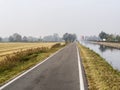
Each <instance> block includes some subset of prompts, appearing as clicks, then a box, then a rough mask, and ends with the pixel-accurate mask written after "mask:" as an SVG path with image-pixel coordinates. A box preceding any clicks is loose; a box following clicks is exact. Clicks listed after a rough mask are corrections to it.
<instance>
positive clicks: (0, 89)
mask: <svg viewBox="0 0 120 90" xmlns="http://www.w3.org/2000/svg"><path fill="white" fill-rule="evenodd" d="M65 47H66V46H65ZM65 47H64V48H65ZM64 48H62V49H60V50H58V51H57V52H55V53H54V54H52V55H51V56H49V57H48V58H46V59H45V60H43V61H42V62H40V63H38V64H37V65H35V66H34V67H32V68H31V69H29V70H27V71H25V72H24V73H22V74H21V75H19V76H17V77H16V78H14V79H13V80H11V81H9V82H8V83H6V84H5V85H3V86H1V87H0V90H2V89H4V88H5V87H7V86H8V85H10V84H11V83H13V82H14V81H16V80H17V79H19V78H21V77H22V76H24V75H25V74H27V73H28V72H30V71H32V70H33V69H35V68H36V67H38V66H39V65H41V64H42V63H44V62H46V61H47V60H48V59H50V58H51V57H53V56H54V55H55V54H57V53H59V52H60V51H61V50H63V49H64Z"/></svg>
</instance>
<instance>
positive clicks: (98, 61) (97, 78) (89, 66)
mask: <svg viewBox="0 0 120 90" xmlns="http://www.w3.org/2000/svg"><path fill="white" fill-rule="evenodd" d="M79 47H80V54H81V58H82V62H83V65H84V68H85V72H86V76H87V80H88V85H89V90H120V72H119V71H117V70H114V69H113V68H112V66H111V65H110V64H108V63H107V62H106V61H105V59H103V58H102V57H100V56H99V55H98V54H97V53H95V52H94V51H92V50H90V49H89V48H86V47H84V46H82V45H79Z"/></svg>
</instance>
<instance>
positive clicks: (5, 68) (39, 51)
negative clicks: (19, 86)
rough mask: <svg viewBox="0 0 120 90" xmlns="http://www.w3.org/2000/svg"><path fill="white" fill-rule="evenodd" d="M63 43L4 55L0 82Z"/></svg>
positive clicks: (47, 54)
mask: <svg viewBox="0 0 120 90" xmlns="http://www.w3.org/2000/svg"><path fill="white" fill-rule="evenodd" d="M63 46H64V45H61V44H60V43H57V44H54V45H53V46H52V47H51V48H47V47H38V48H31V49H27V50H21V51H18V52H15V53H14V54H12V55H6V58H4V60H2V61H1V62H0V84H1V85H2V84H3V83H5V82H6V81H7V80H9V79H11V78H12V77H13V76H14V77H15V76H16V75H18V74H19V73H21V72H22V71H24V70H27V69H29V68H30V67H31V66H34V65H35V64H37V63H38V62H40V61H42V60H44V59H45V58H46V57H48V56H49V55H51V54H52V53H53V52H55V51H57V50H58V49H60V48H61V47H63Z"/></svg>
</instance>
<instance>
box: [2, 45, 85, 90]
mask: <svg viewBox="0 0 120 90" xmlns="http://www.w3.org/2000/svg"><path fill="white" fill-rule="evenodd" d="M79 59H80V58H79V53H78V50H77V48H76V43H72V44H69V45H68V46H66V47H64V48H63V49H61V50H60V51H58V52H57V53H55V54H54V55H52V56H50V57H49V58H47V59H46V60H44V61H43V62H41V63H39V64H37V65H36V66H35V67H33V68H32V69H30V70H28V71H27V72H25V73H23V74H22V75H20V76H18V77H17V78H15V79H14V80H12V81H10V82H8V83H7V84H5V85H4V86H2V87H0V90H86V89H85V88H84V82H83V81H82V80H84V79H83V78H82V77H81V73H82V68H81V64H80V61H79ZM82 76H83V75H82ZM81 79H82V80H81ZM80 80H81V81H80ZM81 83H82V85H81Z"/></svg>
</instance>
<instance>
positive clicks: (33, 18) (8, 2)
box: [0, 0, 120, 37]
mask: <svg viewBox="0 0 120 90" xmlns="http://www.w3.org/2000/svg"><path fill="white" fill-rule="evenodd" d="M119 24H120V0H0V36H2V37H6V36H9V35H12V34H13V33H15V32H16V33H20V34H22V35H27V36H37V37H39V36H45V35H49V34H53V33H58V34H59V35H63V34H64V33H65V32H69V33H76V34H77V35H78V36H80V35H97V34H98V33H100V32H101V31H105V32H107V33H114V34H115V33H116V34H120V25H119Z"/></svg>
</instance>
